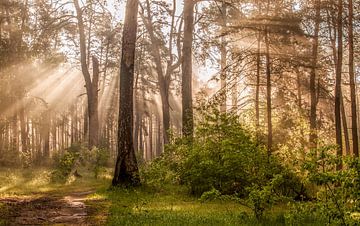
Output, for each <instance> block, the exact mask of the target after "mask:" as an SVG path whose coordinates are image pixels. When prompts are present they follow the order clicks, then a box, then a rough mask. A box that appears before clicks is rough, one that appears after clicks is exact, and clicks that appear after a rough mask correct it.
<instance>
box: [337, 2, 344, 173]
mask: <svg viewBox="0 0 360 226" xmlns="http://www.w3.org/2000/svg"><path fill="white" fill-rule="evenodd" d="M342 11H343V1H342V0H339V1H338V18H337V29H338V32H337V35H338V45H337V48H338V49H337V50H338V52H337V66H336V78H335V130H336V144H337V145H338V149H337V156H338V157H341V156H342V151H343V150H342V149H343V148H342V133H341V73H342V58H343V57H342V56H343V41H342V39H343V37H342V36H343V32H342V29H343V27H342V26H343V23H342ZM341 168H342V163H340V164H338V166H337V169H338V170H339V169H341Z"/></svg>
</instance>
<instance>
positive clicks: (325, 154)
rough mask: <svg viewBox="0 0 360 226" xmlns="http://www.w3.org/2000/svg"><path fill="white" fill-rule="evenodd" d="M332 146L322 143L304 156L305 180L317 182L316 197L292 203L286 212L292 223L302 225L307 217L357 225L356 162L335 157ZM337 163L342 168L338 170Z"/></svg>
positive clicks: (359, 190) (359, 164)
mask: <svg viewBox="0 0 360 226" xmlns="http://www.w3.org/2000/svg"><path fill="white" fill-rule="evenodd" d="M336 149H337V147H336V146H325V147H321V148H320V149H318V150H313V151H312V152H311V153H309V154H308V155H307V161H306V162H305V164H304V170H305V173H306V175H307V177H306V178H307V179H308V180H309V182H310V183H313V184H315V185H317V192H316V198H315V199H314V200H313V201H312V202H307V203H304V202H302V203H297V204H295V205H294V206H293V210H292V211H291V212H290V213H289V214H288V215H287V219H288V221H290V222H291V223H292V224H296V225H297V224H304V223H306V222H307V221H309V219H311V218H313V219H321V220H322V221H324V222H326V223H327V224H330V225H358V224H360V219H358V218H357V217H356V214H357V213H358V212H359V211H360V209H359V207H360V206H359V204H360V161H359V159H358V158H352V157H350V158H346V159H344V160H343V159H342V158H339V157H336V155H335V152H336ZM341 162H343V167H342V170H338V169H337V166H338V164H339V163H341ZM294 222H295V223H294Z"/></svg>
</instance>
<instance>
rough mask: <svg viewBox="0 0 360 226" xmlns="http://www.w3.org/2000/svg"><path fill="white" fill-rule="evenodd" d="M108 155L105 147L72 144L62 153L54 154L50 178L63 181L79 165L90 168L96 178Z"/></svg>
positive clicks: (106, 161) (105, 163) (105, 164)
mask: <svg viewBox="0 0 360 226" xmlns="http://www.w3.org/2000/svg"><path fill="white" fill-rule="evenodd" d="M109 156H110V155H109V151H108V149H105V148H93V149H91V150H88V149H87V148H85V147H84V146H83V145H81V144H72V145H71V146H70V147H69V148H67V149H66V150H65V152H64V153H63V154H62V155H57V156H55V158H54V160H55V161H54V162H55V170H54V171H53V172H52V175H51V180H52V181H55V182H65V181H66V180H67V179H68V177H69V176H71V174H72V173H74V172H77V171H76V170H77V169H76V168H77V167H80V166H82V167H85V168H87V169H88V170H90V171H91V172H92V173H94V176H95V178H97V177H98V175H99V173H100V172H101V171H102V170H103V169H104V167H105V166H107V165H108V160H109Z"/></svg>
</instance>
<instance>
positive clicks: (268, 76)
mask: <svg viewBox="0 0 360 226" xmlns="http://www.w3.org/2000/svg"><path fill="white" fill-rule="evenodd" d="M265 45H266V53H265V57H266V110H267V124H268V136H267V152H268V156H270V155H271V152H272V137H273V134H272V115H271V114H272V109H271V65H270V64H271V62H270V43H269V28H268V27H266V28H265Z"/></svg>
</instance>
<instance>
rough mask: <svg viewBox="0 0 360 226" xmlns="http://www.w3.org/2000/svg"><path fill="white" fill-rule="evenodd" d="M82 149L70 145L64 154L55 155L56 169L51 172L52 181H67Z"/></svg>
mask: <svg viewBox="0 0 360 226" xmlns="http://www.w3.org/2000/svg"><path fill="white" fill-rule="evenodd" d="M79 156H80V149H77V148H76V147H75V146H71V147H69V148H68V149H67V150H66V152H65V153H64V154H63V155H62V156H60V155H59V156H55V158H54V160H55V170H54V171H53V172H52V173H51V181H52V182H65V181H66V180H67V179H68V177H69V176H70V173H71V171H72V170H73V168H74V167H75V163H76V161H77V160H78V159H79Z"/></svg>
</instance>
